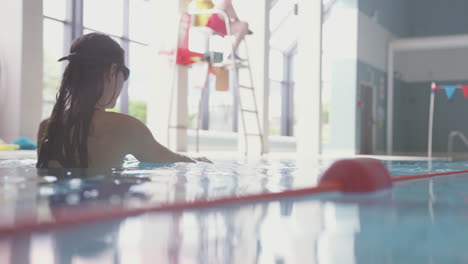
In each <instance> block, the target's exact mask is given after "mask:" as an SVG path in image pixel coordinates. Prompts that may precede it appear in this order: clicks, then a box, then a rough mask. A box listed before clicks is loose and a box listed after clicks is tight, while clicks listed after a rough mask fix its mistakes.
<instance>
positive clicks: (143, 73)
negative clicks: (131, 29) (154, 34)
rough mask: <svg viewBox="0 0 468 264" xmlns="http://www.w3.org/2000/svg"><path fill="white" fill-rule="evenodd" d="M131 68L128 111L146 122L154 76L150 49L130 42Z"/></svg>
mask: <svg viewBox="0 0 468 264" xmlns="http://www.w3.org/2000/svg"><path fill="white" fill-rule="evenodd" d="M128 55H129V68H130V70H131V74H130V78H129V80H128V82H129V83H128V96H129V105H128V111H129V114H130V115H133V116H134V117H136V118H138V119H140V120H141V121H142V122H146V105H147V100H148V99H147V98H148V91H149V89H151V87H150V86H149V85H148V83H150V78H151V75H152V74H154V69H153V68H152V65H153V64H152V63H150V62H149V61H148V58H151V56H150V55H151V54H150V49H149V48H147V47H146V46H144V45H140V44H137V43H133V42H130V51H129V53H128Z"/></svg>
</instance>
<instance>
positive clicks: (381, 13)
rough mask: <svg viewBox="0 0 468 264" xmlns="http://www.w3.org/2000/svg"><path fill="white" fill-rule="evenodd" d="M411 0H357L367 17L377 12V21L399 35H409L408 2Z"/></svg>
mask: <svg viewBox="0 0 468 264" xmlns="http://www.w3.org/2000/svg"><path fill="white" fill-rule="evenodd" d="M411 1H412V0H359V10H360V11H361V12H362V13H364V14H366V15H367V16H369V17H372V16H373V15H374V14H377V20H378V23H379V24H381V25H382V26H383V27H385V28H386V29H387V30H388V31H390V32H392V33H393V34H394V35H396V36H399V37H409V36H410V30H409V27H408V24H409V23H410V21H409V18H410V17H409V11H410V10H409V9H408V2H411Z"/></svg>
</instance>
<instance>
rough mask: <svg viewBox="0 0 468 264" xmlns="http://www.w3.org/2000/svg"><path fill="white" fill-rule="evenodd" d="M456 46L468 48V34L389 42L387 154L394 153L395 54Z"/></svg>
mask: <svg viewBox="0 0 468 264" xmlns="http://www.w3.org/2000/svg"><path fill="white" fill-rule="evenodd" d="M455 48H468V34H466V35H452V36H443V37H424V38H404V39H396V40H393V41H391V42H390V43H389V46H388V54H387V56H388V57H387V155H392V153H393V89H394V83H393V72H394V67H395V65H394V63H395V62H394V58H395V54H396V53H397V52H401V51H416V50H435V49H455ZM428 147H429V146H428ZM428 154H429V153H428Z"/></svg>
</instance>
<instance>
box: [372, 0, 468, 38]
mask: <svg viewBox="0 0 468 264" xmlns="http://www.w3.org/2000/svg"><path fill="white" fill-rule="evenodd" d="M367 1H372V0H367ZM390 2H392V1H390ZM407 2H408V9H409V12H410V14H411V16H410V20H409V21H410V24H409V30H410V32H409V33H410V35H411V36H415V37H425V36H433V35H454V34H467V33H468V1H467V0H408V1H407Z"/></svg>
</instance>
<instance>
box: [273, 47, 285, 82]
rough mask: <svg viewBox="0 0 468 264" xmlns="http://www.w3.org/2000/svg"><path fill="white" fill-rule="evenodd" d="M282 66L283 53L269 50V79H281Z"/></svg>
mask: <svg viewBox="0 0 468 264" xmlns="http://www.w3.org/2000/svg"><path fill="white" fill-rule="evenodd" d="M283 67H285V65H284V57H283V53H281V52H280V51H277V50H270V79H271V80H276V81H283Z"/></svg>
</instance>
